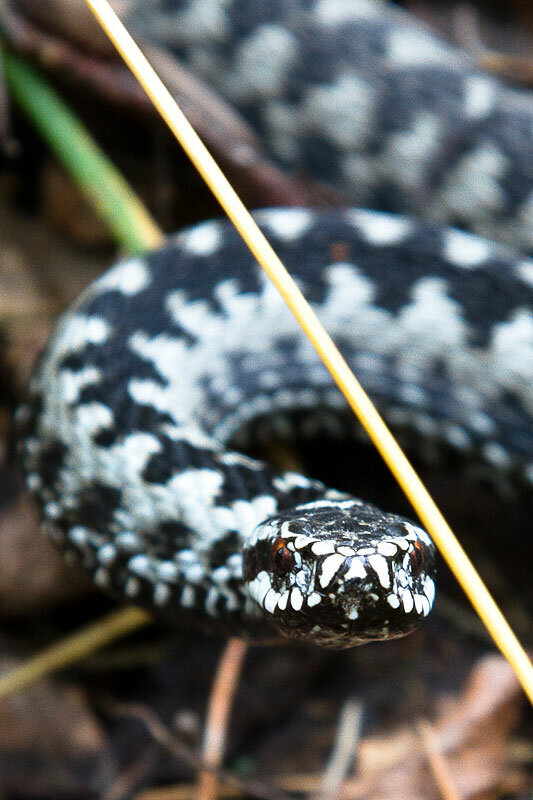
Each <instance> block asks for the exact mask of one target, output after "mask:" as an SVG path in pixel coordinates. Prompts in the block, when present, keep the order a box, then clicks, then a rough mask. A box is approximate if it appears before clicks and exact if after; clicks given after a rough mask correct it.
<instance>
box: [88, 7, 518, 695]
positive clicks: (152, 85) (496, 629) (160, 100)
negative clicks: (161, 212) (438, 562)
mask: <svg viewBox="0 0 533 800" xmlns="http://www.w3.org/2000/svg"><path fill="white" fill-rule="evenodd" d="M85 2H86V3H87V5H88V6H89V8H90V9H91V11H92V12H93V14H94V15H95V17H96V18H97V20H98V21H99V22H100V24H101V26H102V27H103V28H104V30H105V31H106V33H107V35H108V36H109V38H110V39H111V41H112V42H113V43H114V45H115V47H116V48H117V50H118V51H119V53H120V54H121V56H122V58H123V59H124V61H125V62H126V64H127V65H128V66H129V68H130V69H131V71H132V72H133V74H134V75H135V77H136V78H137V80H138V81H139V83H140V84H141V86H142V87H143V88H144V90H145V91H146V93H147V94H148V96H149V97H150V99H151V100H152V102H153V104H154V106H155V107H156V108H157V110H158V111H159V113H160V114H161V116H162V117H163V119H164V120H165V122H166V123H167V125H168V126H169V128H170V130H171V131H172V133H173V134H174V136H175V137H176V139H177V140H178V141H179V143H180V144H181V146H182V147H183V149H184V150H185V152H186V153H187V155H188V156H189V158H190V159H191V161H192V162H193V164H194V165H195V166H196V168H197V170H198V172H199V173H200V174H201V176H202V177H203V179H204V180H205V182H206V183H207V185H208V186H209V188H210V189H211V191H212V192H213V194H214V195H215V197H216V198H217V200H218V201H219V203H220V205H221V206H222V208H223V209H224V211H225V212H226V214H227V215H228V217H229V218H230V220H231V221H232V222H233V224H234V225H235V227H236V228H237V230H238V231H239V233H240V234H241V236H242V238H243V239H244V241H245V242H246V244H247V245H248V247H249V248H250V250H251V252H252V253H253V255H254V256H255V258H256V259H257V261H258V262H259V263H260V264H261V266H262V267H263V269H264V270H265V272H266V273H267V274H268V275H269V277H270V278H271V280H272V281H273V282H274V284H275V285H276V286H277V288H278V289H279V291H280V292H281V294H282V296H283V298H284V300H285V302H286V303H287V305H288V306H289V308H290V309H291V311H292V312H293V314H294V316H295V317H296V319H297V320H298V322H299V323H300V325H301V327H302V329H303V330H304V332H305V334H306V335H307V336H308V338H309V340H310V341H311V343H312V344H313V346H314V348H315V350H316V351H317V353H318V354H319V356H320V357H321V359H322V360H323V361H324V363H325V365H326V367H327V368H328V370H329V371H330V373H331V375H332V376H333V378H334V380H335V381H336V383H337V385H338V386H339V388H340V390H341V391H342V393H343V394H344V396H345V397H346V399H347V401H348V403H349V404H350V406H351V407H352V409H353V411H354V412H355V414H356V415H357V417H358V418H359V420H360V422H361V424H362V425H363V426H364V428H365V430H366V431H367V433H368V435H369V436H370V438H371V439H372V441H373V443H374V445H375V446H376V447H377V449H378V450H379V452H380V453H381V455H382V457H383V459H384V460H385V462H386V463H387V465H388V467H389V469H390V470H391V472H392V473H393V475H394V476H395V478H396V480H397V481H398V483H399V484H400V486H401V487H402V489H403V491H404V492H405V494H406V495H407V497H408V498H409V500H410V502H411V503H412V505H413V507H414V508H415V510H416V512H417V514H418V516H419V517H420V519H421V520H422V523H423V524H424V525H425V527H426V528H427V530H428V531H429V533H430V534H431V536H432V537H433V540H434V542H435V544H436V545H437V547H438V548H439V549H440V551H441V553H442V555H443V556H444V558H445V559H446V561H447V563H448V565H449V567H450V569H451V570H452V571H453V573H454V575H455V577H456V578H457V580H458V581H459V583H460V585H461V586H462V588H463V590H464V592H465V593H466V595H467V596H468V598H469V599H470V602H471V603H472V605H473V606H474V608H475V610H476V611H477V613H478V614H479V616H480V617H481V619H482V621H483V623H484V624H485V626H486V627H487V630H488V631H489V633H490V634H491V636H492V638H493V639H494V641H495V643H496V645H497V647H498V648H499V649H500V650H501V652H502V653H503V655H504V656H505V657H506V658H507V660H508V661H509V663H510V664H511V666H512V667H513V669H514V671H515V673H516V675H517V677H518V680H519V681H520V683H521V684H522V686H523V688H524V691H525V692H526V694H527V695H528V697H529V699H530V701H531V702H532V703H533V665H532V664H531V662H530V660H529V658H528V657H527V655H526V653H525V651H524V650H523V648H522V647H521V645H520V643H519V641H518V639H517V638H516V636H515V635H514V633H513V632H512V630H511V628H510V627H509V625H508V623H507V621H506V620H505V618H504V616H503V614H502V613H501V611H500V609H499V608H498V606H497V605H496V603H495V602H494V600H493V599H492V597H491V595H490V593H489V592H488V590H487V588H486V586H485V585H484V583H483V581H482V580H481V578H480V577H479V575H478V574H477V572H476V570H475V568H474V566H473V564H472V562H471V561H470V559H469V558H468V556H467V555H466V553H465V552H464V550H463V548H462V547H461V545H460V544H459V542H458V540H457V539H456V537H455V536H454V534H453V533H452V531H451V529H450V527H449V525H448V524H447V522H446V520H445V519H444V517H443V516H442V514H441V513H440V511H439V509H438V508H437V506H436V505H435V503H434V501H433V500H432V498H431V496H430V495H429V493H428V491H427V490H426V488H425V486H424V485H423V483H422V481H421V480H420V478H419V477H418V475H417V474H416V472H415V471H414V469H413V467H412V466H411V464H410V463H409V461H408V460H407V458H406V456H405V455H404V453H403V452H402V450H401V449H400V447H399V445H398V444H397V442H396V440H395V439H394V437H393V436H392V434H391V432H390V431H389V429H388V428H387V426H386V425H385V423H384V422H383V420H382V419H381V417H380V415H379V414H378V412H377V411H376V409H375V408H374V406H373V404H372V402H371V401H370V398H369V397H368V395H367V394H366V392H365V391H364V390H363V388H362V386H361V385H360V383H359V382H358V381H357V379H356V378H355V376H354V375H353V373H352V372H351V370H350V368H349V367H348V365H347V363H346V362H345V361H344V359H343V358H342V356H341V354H340V353H339V351H338V350H337V348H336V347H335V345H334V344H333V341H332V339H331V337H330V336H329V335H328V334H327V333H326V331H325V330H324V328H323V327H322V325H321V323H320V322H319V321H318V319H317V317H316V315H315V313H314V312H313V310H312V309H311V307H310V306H309V304H308V303H307V301H306V300H305V298H304V296H303V295H302V293H301V292H300V290H299V289H298V287H297V286H296V284H295V282H294V281H293V279H292V278H291V276H290V275H289V274H288V272H287V271H286V269H285V267H284V266H283V264H282V263H281V261H280V259H279V258H278V257H277V255H276V254H275V252H274V251H273V249H272V247H271V246H270V245H269V243H268V241H267V240H266V238H265V237H264V235H263V234H262V233H261V231H260V230H259V228H258V227H257V225H256V223H255V222H254V220H253V218H252V217H251V215H250V214H249V213H248V211H247V210H246V208H245V207H244V205H243V203H242V202H241V200H240V199H239V197H238V195H237V194H236V193H235V191H234V190H233V188H232V187H231V185H230V184H229V182H228V180H227V179H226V178H225V176H224V174H223V173H222V171H221V169H220V168H219V166H218V165H217V163H216V162H215V160H214V159H213V157H212V156H211V155H210V153H209V151H208V150H207V148H206V147H205V146H204V144H203V143H202V141H201V140H200V138H199V137H198V135H197V134H196V132H195V131H194V129H193V128H192V127H191V125H190V123H189V122H188V120H187V119H186V117H185V116H184V114H183V112H182V111H181V110H180V109H179V107H178V105H177V104H176V101H175V100H174V98H173V97H172V95H171V94H170V92H169V91H168V89H167V88H166V87H165V85H164V84H163V82H162V81H161V80H160V78H159V77H158V75H157V74H156V72H155V71H154V69H153V68H152V67H151V65H150V64H149V62H148V61H147V59H146V58H145V56H144V55H143V54H142V52H141V50H140V49H139V47H138V46H137V44H136V43H135V42H134V40H133V39H132V37H131V36H130V34H129V33H128V31H127V30H126V28H125V27H124V25H123V24H122V22H121V21H120V19H119V18H118V17H117V15H116V14H115V12H114V11H113V10H112V8H111V7H110V6H109V3H108V2H107V0H85Z"/></svg>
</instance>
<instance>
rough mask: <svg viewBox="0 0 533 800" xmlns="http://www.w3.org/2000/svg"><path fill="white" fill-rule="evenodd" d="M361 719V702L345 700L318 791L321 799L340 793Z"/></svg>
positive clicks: (359, 729)
mask: <svg viewBox="0 0 533 800" xmlns="http://www.w3.org/2000/svg"><path fill="white" fill-rule="evenodd" d="M362 719H363V709H362V706H361V704H360V703H359V702H358V701H357V700H355V699H353V698H352V699H350V700H347V701H346V703H345V704H344V706H343V709H342V712H341V715H340V719H339V725H338V728H337V735H336V737H335V744H334V747H333V752H332V753H331V756H330V759H329V762H328V765H327V767H326V769H325V771H324V775H323V776H322V783H321V786H320V791H319V793H318V797H320V798H321V800H334V799H335V798H337V797H339V795H340V794H341V789H342V784H343V783H344V781H345V780H346V778H347V776H348V772H349V770H350V768H351V766H352V763H353V760H354V757H355V753H356V750H357V745H358V744H359V740H360V737H361V723H362Z"/></svg>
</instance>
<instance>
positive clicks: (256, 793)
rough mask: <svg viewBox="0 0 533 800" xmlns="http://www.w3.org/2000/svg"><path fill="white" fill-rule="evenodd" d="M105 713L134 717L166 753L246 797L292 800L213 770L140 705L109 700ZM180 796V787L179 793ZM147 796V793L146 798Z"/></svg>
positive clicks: (261, 786) (146, 708) (106, 701)
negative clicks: (204, 772) (209, 773)
mask: <svg viewBox="0 0 533 800" xmlns="http://www.w3.org/2000/svg"><path fill="white" fill-rule="evenodd" d="M101 705H102V709H103V711H105V712H106V713H108V714H110V715H111V714H112V715H113V716H116V717H131V718H132V719H136V720H138V721H140V722H142V723H143V724H144V726H145V727H146V729H147V730H148V732H149V733H150V735H151V736H152V738H153V739H155V741H157V742H158V743H159V744H160V745H161V746H162V747H164V748H165V750H168V752H169V753H171V754H172V755H173V756H174V758H177V759H180V760H181V761H183V762H184V763H185V764H187V765H188V766H190V767H192V768H193V769H196V770H199V769H201V770H205V771H206V772H207V771H213V774H214V777H215V778H216V779H217V780H219V781H221V782H223V783H225V784H227V785H228V786H230V787H232V789H233V790H234V791H235V790H237V792H239V793H242V794H247V795H251V796H252V797H258V798H260V800H288V798H287V797H286V795H284V794H282V793H281V792H278V791H276V790H275V789H272V788H271V787H270V786H266V785H265V784H263V783H260V782H259V781H250V780H247V781H244V780H242V779H241V778H239V777H237V776H236V775H233V774H232V773H231V772H228V771H227V770H224V769H217V770H213V768H212V767H211V766H209V765H208V764H205V763H204V762H203V760H202V759H201V758H200V756H199V755H198V753H196V752H195V750H193V749H192V747H189V745H187V744H185V742H182V741H180V740H179V739H178V738H177V737H176V736H175V735H174V734H173V733H172V732H171V731H170V730H169V729H168V728H167V727H166V726H165V725H164V724H163V722H162V721H161V720H160V719H159V718H158V717H157V716H156V714H154V712H153V711H152V710H151V709H150V708H148V707H147V706H143V705H140V704H139V703H121V702H118V701H117V700H115V699H113V698H107V697H106V698H105V699H104V700H103V701H102V702H101ZM165 791H166V792H167V795H166V796H167V798H168V800H170V798H171V797H172V792H173V791H174V790H173V789H168V790H165ZM176 791H177V794H176V796H177V797H178V796H180V795H179V787H177V789H176ZM144 794H145V793H144V792H143V795H144Z"/></svg>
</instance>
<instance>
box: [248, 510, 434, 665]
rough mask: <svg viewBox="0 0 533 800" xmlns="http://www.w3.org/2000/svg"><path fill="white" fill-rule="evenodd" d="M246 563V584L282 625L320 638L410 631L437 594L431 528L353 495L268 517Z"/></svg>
mask: <svg viewBox="0 0 533 800" xmlns="http://www.w3.org/2000/svg"><path fill="white" fill-rule="evenodd" d="M345 497H346V496H345ZM244 564H245V580H246V582H247V587H248V592H249V594H250V595H251V597H252V598H253V600H254V601H255V602H256V603H257V604H258V605H259V606H260V608H261V609H262V611H263V613H264V615H265V616H266V617H267V618H268V619H269V621H270V622H271V623H272V624H273V625H274V626H275V627H276V628H277V629H278V631H279V632H280V633H281V634H282V635H283V636H285V637H288V638H293V639H294V638H299V639H304V640H307V641H309V642H312V643H314V644H318V645H322V646H323V647H329V648H335V649H337V648H345V647H353V646H354V645H359V644H365V643H366V642H370V641H375V640H379V639H392V638H398V637H400V636H405V635H406V634H407V633H410V632H411V631H412V630H414V629H415V628H416V627H417V625H418V624H419V622H420V621H421V620H422V619H424V617H426V616H427V615H428V614H429V612H430V610H431V607H432V605H433V599H434V596H435V584H434V575H435V547H434V545H433V543H432V542H431V540H430V538H429V536H428V535H427V533H425V532H424V531H423V530H422V529H421V528H418V527H417V526H416V525H414V524H413V523H411V522H409V521H408V520H406V519H403V518H402V517H399V516H396V515H395V514H387V513H384V512H382V511H380V510H379V509H377V508H376V507H375V506H372V505H370V504H368V503H363V502H362V501H360V500H355V499H353V498H351V499H349V500H346V499H345V500H336V501H331V500H319V501H315V502H312V503H308V504H306V505H302V506H298V507H297V508H295V509H292V510H291V511H289V512H282V513H281V514H280V515H279V516H276V517H272V518H270V519H268V520H266V521H265V522H263V523H261V525H259V526H258V527H257V528H256V529H255V531H254V534H253V536H252V537H251V540H250V543H249V545H248V546H247V548H246V550H245V559H244Z"/></svg>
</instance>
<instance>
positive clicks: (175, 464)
mask: <svg viewBox="0 0 533 800" xmlns="http://www.w3.org/2000/svg"><path fill="white" fill-rule="evenodd" d="M322 5H323V6H324V7H325V5H326V4H324V3H322ZM330 5H331V3H330ZM340 6H343V4H340ZM340 6H339V7H340ZM343 7H344V6H343ZM258 220H259V222H260V224H261V225H262V227H263V228H264V230H265V231H266V233H267V235H268V237H269V238H270V240H271V241H272V243H273V245H274V247H275V249H276V250H277V251H278V253H279V254H280V256H281V258H282V260H283V261H284V262H285V264H286V265H287V267H288V269H289V270H290V271H291V273H292V274H293V275H294V277H295V278H296V279H297V280H298V282H299V283H300V284H301V286H302V288H303V290H304V292H305V294H306V295H307V297H308V298H309V300H310V301H311V302H312V303H313V305H314V307H315V309H316V311H317V313H318V314H319V316H320V317H321V319H322V321H323V322H324V324H325V325H326V327H327V329H328V330H329V331H330V333H331V334H332V335H333V337H334V338H335V340H336V342H337V343H338V345H339V347H340V348H341V350H342V352H343V354H344V355H345V356H346V358H347V359H348V362H349V363H350V365H351V366H352V367H353V369H354V370H355V372H356V374H357V375H358V377H359V378H360V379H361V381H362V382H363V384H364V385H365V387H366V388H367V389H368V390H369V392H370V393H371V394H372V396H373V398H374V400H375V401H376V402H377V404H378V406H379V407H380V409H381V410H382V411H383V413H384V414H385V416H386V417H388V418H389V419H390V420H391V421H392V422H399V423H401V425H402V426H407V427H408V428H409V429H410V430H411V431H412V435H413V441H414V445H415V447H416V442H417V440H422V439H432V440H434V441H435V442H437V443H439V442H440V443H442V442H445V443H446V444H447V445H448V446H451V447H454V448H456V449H458V450H461V451H465V452H467V453H468V455H469V458H470V460H471V461H473V462H475V463H477V464H478V465H479V466H480V468H485V469H487V470H490V471H492V472H495V471H496V472H505V473H506V475H507V476H508V477H509V478H510V479H511V480H514V479H517V480H521V481H523V480H526V481H531V480H532V479H533V467H532V464H531V457H532V454H533V435H532V431H531V416H530V415H531V397H532V391H531V390H532V387H533V358H532V349H533V318H532V314H531V305H532V304H531V299H532V294H533V292H532V286H533V266H532V264H531V263H530V262H527V261H526V260H525V259H524V258H523V257H522V256H520V255H519V254H517V253H514V252H512V251H510V250H506V249H504V248H503V247H501V246H499V245H493V244H491V243H489V242H487V241H485V240H483V239H480V238H477V237H476V236H473V235H470V234H466V233H461V232H459V231H456V230H452V229H446V228H444V229H441V228H438V227H436V226H435V225H432V224H430V223H421V222H416V221H414V220H413V219H410V218H407V217H399V216H390V215H386V214H380V213H378V212H368V211H360V210H356V209H351V210H343V211H331V212H327V211H324V212H319V211H311V210H304V209H275V210H270V211H264V212H260V213H259V214H258ZM344 408H345V403H344V400H343V398H342V397H341V395H340V393H339V392H338V390H337V389H335V388H334V387H333V386H332V383H331V379H330V377H329V375H328V373H327V371H326V370H325V368H324V367H323V365H322V364H321V363H320V362H319V360H318V357H317V356H316V354H315V353H314V351H313V350H312V349H311V346H310V345H309V344H308V343H307V341H306V340H305V339H304V337H303V335H302V334H301V332H300V331H299V329H298V327H297V325H296V323H295V321H294V320H293V319H292V317H291V315H290V313H289V312H288V310H287V309H286V307H285V305H284V303H283V301H282V299H281V298H280V297H279V295H278V293H277V291H276V290H275V289H274V288H273V286H271V285H270V284H269V282H268V280H267V279H266V277H264V276H263V274H262V273H261V271H260V270H259V268H258V267H257V265H256V264H254V262H253V259H252V257H251V256H250V255H249V253H248V252H247V250H246V248H245V246H244V245H243V244H242V242H241V241H240V239H239V237H238V235H237V234H236V233H235V232H234V231H233V230H232V228H231V227H230V225H229V224H228V223H225V222H209V223H203V224H201V225H199V226H197V227H195V228H192V229H190V230H188V231H185V232H183V233H181V234H179V235H178V236H177V237H175V238H174V239H172V240H170V241H169V242H168V244H167V245H166V246H165V247H163V248H162V249H161V250H158V251H157V252H155V253H152V254H149V255H147V256H146V257H145V258H143V259H134V260H131V261H126V262H124V263H121V264H119V265H118V266H116V267H115V268H114V269H112V270H111V271H110V272H108V273H107V274H106V275H104V276H103V277H102V278H101V279H99V280H98V281H96V282H95V283H94V284H92V285H91V286H90V287H89V288H88V289H87V290H86V291H85V292H84V293H83V295H82V296H81V297H80V298H79V300H78V301H77V302H76V303H75V304H74V306H73V307H72V308H71V309H70V310H69V311H68V312H67V313H66V314H65V315H64V316H63V317H62V318H61V320H60V322H59V324H58V327H57V330H56V332H55V334H54V336H53V338H52V340H51V342H50V344H49V346H48V348H47V351H46V353H45V354H44V356H43V358H42V359H41V362H40V364H39V366H38V368H37V370H36V373H35V376H34V378H33V380H32V382H31V386H30V391H29V398H28V401H27V403H26V405H25V406H23V407H22V408H21V409H20V411H19V415H18V424H19V431H20V449H21V453H22V460H23V464H24V469H25V472H26V479H27V484H28V486H29V488H30V489H31V490H32V491H33V492H34V493H35V494H36V495H37V496H38V498H39V500H40V502H41V504H42V509H43V515H44V519H45V526H46V528H47V529H48V531H49V532H50V534H51V535H52V536H53V537H54V538H55V539H57V540H59V541H60V542H61V544H62V546H63V547H64V549H65V551H66V553H67V554H68V555H69V556H70V557H75V558H77V559H78V560H80V561H81V562H82V563H83V564H84V565H85V566H86V567H87V568H88V569H90V570H91V571H92V573H93V575H94V579H95V581H96V582H97V583H98V584H99V585H101V586H102V587H104V588H107V589H108V590H110V591H112V592H114V593H119V594H120V595H121V596H126V597H127V598H130V599H131V600H132V601H135V602H136V603H140V604H142V605H146V606H148V607H149V608H150V609H152V610H155V611H157V613H158V614H159V615H160V616H162V617H165V618H167V619H169V620H171V621H173V622H177V623H179V624H183V623H185V624H193V625H198V626H200V627H202V628H204V629H207V630H212V631H214V632H220V633H224V634H232V633H233V634H239V635H244V636H248V637H250V638H252V639H254V640H257V641H269V640H271V639H274V638H276V637H278V636H279V634H281V635H283V636H286V637H291V638H302V639H305V640H307V641H310V642H312V643H315V644H320V645H324V646H328V647H349V646H352V645H355V644H362V643H364V642H366V641H370V640H374V639H382V638H389V637H394V636H402V635H404V634H405V633H408V632H409V631H410V630H412V629H413V628H414V627H416V625H417V624H418V622H419V621H420V620H421V619H422V618H423V617H425V616H427V614H428V613H429V611H430V609H431V606H432V603H433V598H434V561H435V554H434V548H433V545H432V543H431V542H430V540H429V538H428V536H427V534H426V533H425V532H424V531H422V530H421V529H420V528H418V527H417V526H416V525H414V524H413V523H411V522H409V521H408V520H405V519H403V518H401V517H398V516H396V515H393V514H388V513H384V512H382V511H380V510H378V509H377V508H375V507H374V506H372V505H370V504H368V503H365V502H364V501H361V500H358V499H356V498H354V497H351V496H349V495H345V494H341V493H339V492H336V491H334V490H330V489H327V488H326V487H324V486H323V485H322V484H320V483H318V482H317V481H313V480H311V479H309V478H306V477H304V476H302V475H299V474H295V473H290V472H286V473H283V474H276V472H275V471H274V470H272V469H271V468H270V467H269V466H268V465H267V464H264V463H262V462H258V461H254V460H252V459H250V458H248V457H246V456H243V455H242V454H240V453H239V452H236V451H234V450H228V449H226V446H227V444H228V442H230V441H231V440H232V438H233V437H235V436H236V435H237V434H238V432H239V431H240V430H242V428H243V427H245V426H246V425H248V424H250V423H251V422H252V421H253V420H254V419H257V418H258V417H262V416H265V415H272V414H273V415H274V416H273V423H272V424H275V425H277V427H278V429H284V428H286V426H287V425H288V424H289V423H288V415H289V413H290V412H291V411H295V410H296V411H299V412H302V414H303V420H304V423H305V425H307V428H308V429H309V428H310V427H311V428H312V426H313V425H315V426H316V425H318V426H320V424H324V425H327V424H328V420H329V419H330V416H329V415H330V413H331V411H335V412H342V410H343V409H344Z"/></svg>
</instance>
